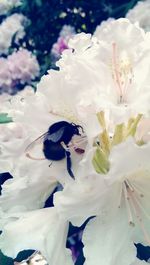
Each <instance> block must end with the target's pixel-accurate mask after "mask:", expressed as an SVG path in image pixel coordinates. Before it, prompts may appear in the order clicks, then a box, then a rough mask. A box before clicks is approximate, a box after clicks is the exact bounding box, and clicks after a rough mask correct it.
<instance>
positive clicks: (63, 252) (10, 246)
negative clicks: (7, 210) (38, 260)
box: [0, 208, 73, 265]
mask: <svg viewBox="0 0 150 265" xmlns="http://www.w3.org/2000/svg"><path fill="white" fill-rule="evenodd" d="M7 218H8V217H7ZM10 220H11V222H10V223H9V222H8V223H7V224H5V225H4V227H2V228H3V233H2V235H1V238H0V248H1V250H2V251H3V253H4V254H5V255H7V256H11V257H14V258H15V257H16V256H17V254H18V252H20V251H22V250H24V249H35V250H39V251H40V252H41V253H42V255H44V257H45V258H46V259H47V261H48V263H49V264H52V265H53V264H54V265H60V264H66V265H71V264H73V262H72V259H71V255H70V251H69V250H68V249H66V237H67V232H68V222H65V221H64V220H63V219H61V218H60V217H59V215H58V214H57V213H56V211H55V209H54V208H48V209H41V210H37V211H34V212H27V213H17V214H15V213H14V214H12V215H10Z"/></svg>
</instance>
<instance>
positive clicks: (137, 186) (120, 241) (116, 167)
mask: <svg viewBox="0 0 150 265" xmlns="http://www.w3.org/2000/svg"><path fill="white" fill-rule="evenodd" d="M92 154H93V152H91V151H90V152H89V154H88V155H87V158H85V159H84V161H82V163H81V166H80V169H79V172H78V178H77V181H76V183H75V185H73V184H72V185H70V186H69V185H67V186H66V187H65V188H64V191H61V192H58V193H56V194H55V206H56V209H57V211H58V212H59V213H61V214H62V216H64V217H65V218H68V219H69V220H71V221H72V222H73V224H75V225H80V224H81V223H82V222H83V221H84V220H85V219H86V218H88V217H89V216H96V217H95V218H94V219H91V220H90V222H89V224H88V225H87V226H86V228H85V232H84V235H83V243H84V254H85V258H86V262H85V264H86V265H94V264H99V263H100V264H101V265H105V264H107V265H109V264H110V265H119V264H120V259H121V264H122V265H129V264H131V263H132V262H134V260H135V257H136V248H135V246H134V243H137V242H141V243H143V244H146V245H149V244H150V229H149V218H150V207H149V203H148V202H149V200H150V197H149V189H150V164H149V157H150V144H146V145H143V146H140V147H139V146H137V145H136V144H135V143H134V142H133V140H131V139H128V140H127V141H126V142H123V143H121V144H120V145H117V146H116V147H114V148H113V149H112V151H111V153H110V156H109V168H110V169H107V170H106V172H105V174H96V173H94V169H93V165H92V162H90V161H92V159H91V157H92ZM120 154H121V155H120ZM99 165H100V166H102V165H104V164H102V161H99Z"/></svg>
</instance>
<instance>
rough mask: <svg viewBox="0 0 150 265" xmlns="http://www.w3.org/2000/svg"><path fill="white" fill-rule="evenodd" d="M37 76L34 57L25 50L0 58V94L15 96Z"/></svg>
mask: <svg viewBox="0 0 150 265" xmlns="http://www.w3.org/2000/svg"><path fill="white" fill-rule="evenodd" d="M38 75H39V64H38V61H37V59H36V57H35V56H34V55H33V54H32V53H31V52H29V51H28V50H27V49H22V48H21V49H20V50H18V51H14V52H13V53H12V54H11V55H9V56H8V57H7V58H3V57H1V58H0V92H6V93H9V94H15V93H16V92H17V90H19V88H20V89H22V88H23V87H24V86H25V85H27V84H30V83H31V81H33V80H35V78H36V77H37V76H38Z"/></svg>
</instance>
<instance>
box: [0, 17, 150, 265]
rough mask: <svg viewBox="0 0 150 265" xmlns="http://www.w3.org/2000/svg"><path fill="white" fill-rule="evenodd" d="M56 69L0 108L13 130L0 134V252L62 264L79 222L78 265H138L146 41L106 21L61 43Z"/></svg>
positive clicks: (149, 107) (149, 122)
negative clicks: (26, 252) (31, 254)
mask: <svg viewBox="0 0 150 265" xmlns="http://www.w3.org/2000/svg"><path fill="white" fill-rule="evenodd" d="M57 65H58V66H59V71H55V70H50V71H49V72H48V74H47V75H45V76H43V77H42V79H41V81H40V83H39V84H38V86H37V92H36V93H34V92H33V91H23V92H22V93H21V94H18V95H17V96H16V97H14V98H12V99H11V100H7V98H6V100H5V99H4V102H5V104H3V112H4V113H8V115H9V116H10V117H12V119H13V122H11V123H8V124H6V125H4V124H3V125H1V127H0V130H1V133H0V138H1V145H0V169H1V173H3V172H9V173H10V174H11V176H12V177H13V178H11V179H8V180H7V181H5V183H4V184H3V185H2V195H1V197H0V230H2V234H1V237H0V248H1V250H2V251H3V253H4V254H5V255H7V256H10V257H13V258H15V257H16V255H17V253H18V252H19V251H21V250H23V249H35V250H38V251H41V253H42V255H43V256H44V257H45V258H46V259H47V261H48V263H49V264H51V265H60V264H63V265H64V264H65V265H71V264H74V262H73V259H72V256H71V251H70V250H69V249H67V248H66V240H67V234H68V229H69V222H71V223H72V225H74V226H81V225H82V224H83V223H84V222H85V221H86V222H87V224H86V226H85V229H84V231H83V236H82V242H83V244H84V249H83V251H84V257H85V264H86V265H97V264H101V265H120V264H121V265H142V264H143V265H144V264H147V262H145V261H141V260H139V259H138V258H137V257H136V256H137V255H136V247H135V244H136V243H143V244H144V245H150V225H149V222H150V220H149V218H150V206H149V200H150V194H149V189H150V163H149V158H150V142H149V140H150V38H149V34H148V33H145V32H144V31H143V30H142V29H141V28H140V27H139V26H137V25H135V24H132V23H131V22H130V21H129V20H128V19H118V20H110V21H107V22H106V23H105V24H103V25H102V27H101V28H99V30H98V32H97V33H95V35H94V36H91V35H90V34H84V33H81V34H78V35H76V36H75V37H74V38H72V39H70V41H69V44H68V49H66V50H65V51H64V52H63V55H62V57H61V59H60V60H59V61H58V62H57ZM35 139H36V140H35ZM54 190H55V192H54ZM53 192H54V194H53ZM51 194H53V206H51V207H45V206H46V202H47V200H48V198H49V196H50V195H51Z"/></svg>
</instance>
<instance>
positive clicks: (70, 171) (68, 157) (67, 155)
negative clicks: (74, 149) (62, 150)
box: [66, 151, 75, 179]
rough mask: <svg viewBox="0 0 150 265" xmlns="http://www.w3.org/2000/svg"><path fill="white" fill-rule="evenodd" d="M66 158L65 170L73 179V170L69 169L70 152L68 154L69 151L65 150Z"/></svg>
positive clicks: (70, 164)
mask: <svg viewBox="0 0 150 265" xmlns="http://www.w3.org/2000/svg"><path fill="white" fill-rule="evenodd" d="M66 159H67V171H68V173H69V175H70V176H71V177H72V178H73V179H75V177H74V174H73V172H72V170H71V166H72V163H71V154H70V152H69V151H66Z"/></svg>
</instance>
